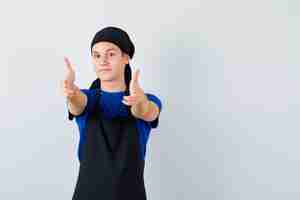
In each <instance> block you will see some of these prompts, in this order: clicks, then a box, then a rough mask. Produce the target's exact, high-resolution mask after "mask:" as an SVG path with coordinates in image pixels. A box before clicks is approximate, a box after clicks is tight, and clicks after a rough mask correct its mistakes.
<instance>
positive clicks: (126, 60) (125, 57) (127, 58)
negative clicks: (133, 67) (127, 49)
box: [123, 53, 130, 64]
mask: <svg viewBox="0 0 300 200" xmlns="http://www.w3.org/2000/svg"><path fill="white" fill-rule="evenodd" d="M123 56H124V59H125V64H129V60H130V58H129V56H128V54H126V53H124V54H123Z"/></svg>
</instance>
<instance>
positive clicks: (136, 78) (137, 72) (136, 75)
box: [132, 69, 140, 83]
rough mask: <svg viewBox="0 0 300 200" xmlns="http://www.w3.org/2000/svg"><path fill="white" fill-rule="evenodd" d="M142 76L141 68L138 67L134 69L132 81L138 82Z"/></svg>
mask: <svg viewBox="0 0 300 200" xmlns="http://www.w3.org/2000/svg"><path fill="white" fill-rule="evenodd" d="M139 76H140V69H136V70H133V71H132V81H133V82H135V83H137V82H138V80H139Z"/></svg>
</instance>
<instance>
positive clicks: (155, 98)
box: [146, 93, 162, 128]
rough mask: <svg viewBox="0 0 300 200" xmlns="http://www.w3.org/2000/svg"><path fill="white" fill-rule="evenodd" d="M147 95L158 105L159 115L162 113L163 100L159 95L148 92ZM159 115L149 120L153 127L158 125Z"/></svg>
mask: <svg viewBox="0 0 300 200" xmlns="http://www.w3.org/2000/svg"><path fill="white" fill-rule="evenodd" d="M146 96H147V97H148V99H149V100H150V101H152V102H154V103H155V104H156V105H157V106H158V108H159V115H160V113H161V110H162V103H161V100H160V99H159V98H158V97H157V96H155V95H154V94H149V93H146ZM159 115H158V116H157V118H156V119H155V120H153V121H151V122H149V123H150V125H151V127H152V128H156V127H157V126H158V123H159Z"/></svg>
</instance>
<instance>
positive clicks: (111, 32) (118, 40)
mask: <svg viewBox="0 0 300 200" xmlns="http://www.w3.org/2000/svg"><path fill="white" fill-rule="evenodd" d="M101 41H103V42H111V43H113V44H115V45H117V46H118V47H119V48H120V49H121V50H122V51H123V52H124V53H126V54H128V55H129V57H130V58H132V57H133V55H134V50H135V48H134V45H133V43H132V41H131V40H130V38H129V35H128V34H127V33H126V32H125V31H124V30H122V29H121V28H118V27H113V26H108V27H106V28H103V29H102V30H100V31H98V32H97V33H96V35H95V36H94V38H93V40H92V43H91V51H92V48H93V46H94V45H95V44H96V43H98V42H101Z"/></svg>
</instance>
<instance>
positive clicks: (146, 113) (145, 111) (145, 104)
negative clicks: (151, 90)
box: [131, 95, 159, 122]
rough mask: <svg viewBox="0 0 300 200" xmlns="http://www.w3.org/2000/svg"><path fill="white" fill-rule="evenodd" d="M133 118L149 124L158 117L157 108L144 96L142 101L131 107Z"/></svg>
mask: <svg viewBox="0 0 300 200" xmlns="http://www.w3.org/2000/svg"><path fill="white" fill-rule="evenodd" d="M131 112H132V114H133V116H135V117H137V118H140V119H143V120H145V121H148V122H151V121H153V120H155V119H156V118H157V117H158V115H159V108H158V106H157V105H156V104H155V103H154V102H153V101H151V100H149V99H148V98H147V96H146V95H144V97H143V100H142V101H141V102H139V103H138V104H136V105H133V106H131Z"/></svg>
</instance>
